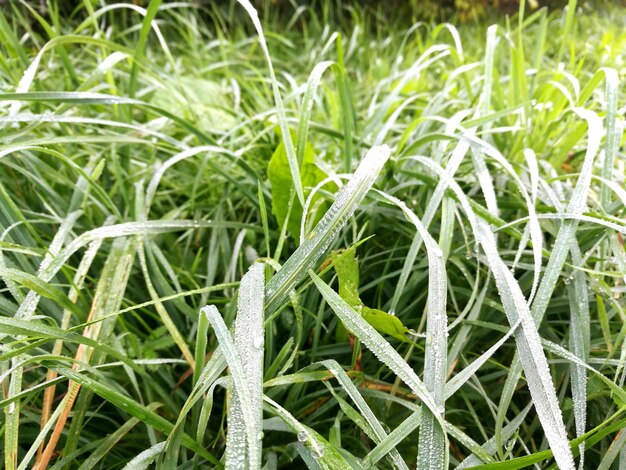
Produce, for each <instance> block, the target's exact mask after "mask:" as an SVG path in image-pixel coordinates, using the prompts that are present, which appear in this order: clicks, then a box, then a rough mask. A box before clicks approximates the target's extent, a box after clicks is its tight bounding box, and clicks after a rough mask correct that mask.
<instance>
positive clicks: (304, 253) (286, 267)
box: [265, 145, 391, 315]
mask: <svg viewBox="0 0 626 470" xmlns="http://www.w3.org/2000/svg"><path fill="white" fill-rule="evenodd" d="M390 153H391V151H390V149H389V147H387V146H386V145H383V146H380V147H373V148H372V149H370V150H369V151H368V152H367V154H366V155H365V158H364V159H363V161H362V162H361V163H360V164H359V166H358V168H357V169H356V171H355V172H354V175H353V176H352V178H351V179H350V181H349V182H348V184H346V185H345V186H344V187H343V188H342V189H341V190H340V191H339V194H337V197H336V199H335V202H334V203H333V204H332V206H331V207H330V209H328V211H327V212H326V214H324V216H323V217H322V219H321V220H320V221H319V223H318V224H317V226H316V227H315V228H314V229H313V231H312V232H311V233H310V234H309V235H308V236H307V237H306V238H305V240H304V241H303V242H302V244H301V245H300V246H299V247H298V249H297V250H296V251H295V252H294V253H293V254H292V255H291V257H290V258H289V259H288V260H287V261H286V262H285V263H284V264H283V266H282V268H281V269H280V270H279V271H278V273H276V274H275V275H274V277H272V279H271V280H270V281H269V282H268V284H267V287H266V291H265V312H266V315H271V314H273V313H274V312H275V311H276V310H278V308H279V307H280V306H281V304H282V302H283V301H284V300H285V299H286V297H287V296H288V295H289V291H290V290H291V289H293V288H294V287H295V285H296V284H297V283H298V282H300V281H301V280H302V279H303V278H304V277H305V276H306V273H307V271H308V270H309V269H310V268H311V267H313V265H314V264H315V263H316V261H317V260H319V259H320V258H321V257H322V256H323V255H324V253H325V252H326V250H327V249H328V246H329V245H330V243H331V242H332V241H333V239H334V238H335V237H336V236H337V234H338V233H339V230H341V228H342V227H343V226H344V224H345V223H346V221H347V220H348V219H349V218H350V217H351V216H352V214H353V213H354V212H355V210H356V208H357V207H358V205H359V204H360V202H361V201H362V200H363V198H364V197H365V195H366V194H367V192H368V191H369V189H370V188H371V187H372V185H373V184H374V181H375V180H376V178H377V177H378V174H379V173H380V171H381V169H382V167H383V165H384V164H385V163H386V161H387V160H388V159H389V156H390Z"/></svg>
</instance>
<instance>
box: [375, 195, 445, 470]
mask: <svg viewBox="0 0 626 470" xmlns="http://www.w3.org/2000/svg"><path fill="white" fill-rule="evenodd" d="M378 194H380V195H381V196H382V197H383V199H384V200H386V201H387V202H390V203H392V204H395V205H396V206H397V207H399V208H400V210H401V211H402V213H403V214H404V216H405V217H406V218H407V219H408V220H409V221H410V222H411V223H412V224H413V225H414V226H415V228H416V230H417V232H418V233H419V234H420V237H421V239H422V240H424V245H425V247H426V254H427V257H428V305H427V320H426V350H425V361H424V384H425V385H426V388H427V389H428V391H429V392H430V393H432V396H433V397H434V399H435V402H436V406H437V409H438V410H439V413H443V410H444V409H445V393H444V389H445V383H446V365H447V352H448V318H447V314H446V292H447V276H446V269H445V265H444V260H443V254H442V252H441V248H440V247H439V245H438V244H437V242H436V241H435V240H434V239H433V237H432V236H431V235H430V233H429V232H428V230H427V229H426V227H425V226H424V225H423V224H422V222H421V221H420V220H419V218H418V217H417V216H416V215H415V214H414V213H413V211H411V210H410V209H409V208H408V207H407V206H406V204H405V203H404V202H402V201H400V200H399V199H397V198H395V197H393V196H390V195H388V194H386V193H383V192H381V191H378ZM436 418H437V417H436V416H435V415H433V414H432V413H430V412H429V411H425V412H423V413H422V424H421V428H420V434H419V445H418V452H419V465H420V468H441V466H442V465H445V462H447V461H448V449H447V446H446V437H445V432H444V429H443V427H440V426H439V423H437V422H436V421H437V419H436Z"/></svg>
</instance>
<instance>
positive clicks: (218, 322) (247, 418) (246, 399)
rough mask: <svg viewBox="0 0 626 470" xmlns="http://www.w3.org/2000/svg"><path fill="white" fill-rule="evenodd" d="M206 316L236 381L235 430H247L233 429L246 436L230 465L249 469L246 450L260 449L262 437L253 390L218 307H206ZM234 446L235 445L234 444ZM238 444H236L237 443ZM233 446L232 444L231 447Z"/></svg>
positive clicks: (203, 311) (231, 456) (233, 387)
mask: <svg viewBox="0 0 626 470" xmlns="http://www.w3.org/2000/svg"><path fill="white" fill-rule="evenodd" d="M202 313H203V314H204V315H206V317H207V319H208V320H209V323H210V324H211V326H212V327H213V330H214V331H215V334H216V336H217V340H218V342H219V344H220V348H221V349H222V352H223V354H224V358H225V359H226V363H227V364H228V368H229V369H230V375H231V378H232V384H231V387H232V389H234V391H236V392H237V396H238V399H239V401H240V404H241V407H240V409H241V417H242V419H241V420H240V421H239V420H235V421H234V423H233V421H232V420H231V423H233V424H234V425H235V426H241V425H243V430H240V429H231V431H234V432H235V433H236V434H237V435H238V436H245V438H244V441H243V442H237V446H238V448H237V449H236V450H234V452H233V453H231V452H230V450H229V454H230V455H229V462H228V465H234V466H235V467H236V468H245V467H246V446H247V448H248V449H254V448H256V447H257V446H258V441H259V433H260V432H261V431H262V430H261V429H258V428H257V429H255V427H254V426H255V423H256V420H255V416H256V413H255V411H254V410H253V409H252V393H253V392H252V390H250V389H248V387H247V381H246V375H245V371H244V367H243V365H242V362H241V358H240V355H239V353H238V352H237V349H236V348H235V345H234V343H233V339H232V337H231V334H230V332H229V331H228V328H226V324H225V323H224V320H223V319H222V317H221V315H220V314H219V311H218V310H217V308H216V307H215V306H214V305H209V306H206V307H204V308H203V309H202ZM231 442H232V441H231ZM233 444H234V443H233ZM231 445H232V444H231Z"/></svg>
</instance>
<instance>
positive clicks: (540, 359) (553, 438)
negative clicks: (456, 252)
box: [413, 157, 575, 470]
mask: <svg viewBox="0 0 626 470" xmlns="http://www.w3.org/2000/svg"><path fill="white" fill-rule="evenodd" d="M413 158H414V159H415V160H416V161H419V162H421V163H422V164H424V165H425V166H427V167H429V168H430V169H432V170H433V171H435V172H436V173H437V175H438V176H439V177H440V178H442V179H446V180H447V181H448V184H449V187H450V189H451V190H452V191H453V192H454V193H455V194H456V196H457V197H458V199H459V202H460V203H461V206H462V207H463V210H464V211H465V213H466V215H467V217H468V219H469V222H470V225H471V226H472V230H473V231H474V235H475V236H476V238H477V240H478V241H479V242H480V243H481V245H482V246H483V250H484V252H485V255H486V257H487V262H488V264H489V267H490V269H491V271H492V273H493V276H494V279H495V281H496V286H497V288H498V292H499V294H500V298H501V301H502V305H503V307H504V310H505V313H506V315H507V318H508V321H509V324H511V325H515V324H516V323H517V322H518V321H519V322H520V328H519V332H518V333H516V334H515V341H516V343H517V347H518V351H519V357H520V360H521V363H522V366H523V368H524V372H525V374H526V378H527V381H528V389H529V390H530V394H531V397H532V400H533V405H534V406H535V409H536V410H537V415H538V416H539V420H540V422H541V424H542V426H543V429H544V431H545V434H546V438H547V440H548V443H549V444H550V447H551V448H552V451H553V452H554V456H555V459H556V461H557V463H558V465H559V467H560V468H563V469H567V470H570V469H573V468H575V465H574V458H573V456H572V451H571V449H570V447H569V441H568V439H567V432H566V430H565V424H564V422H563V416H562V413H561V409H560V408H559V404H558V398H557V395H556V390H555V388H554V384H553V383H552V377H551V375H550V369H549V367H548V361H547V359H546V356H545V353H544V351H543V347H542V345H541V338H540V336H539V333H538V331H537V327H536V325H535V322H534V321H533V318H532V316H531V314H530V310H529V308H528V304H527V302H526V299H525V298H524V294H523V293H522V290H521V289H520V286H519V284H518V283H517V281H516V279H515V277H513V274H511V271H510V270H509V269H508V267H507V266H506V265H505V264H504V262H503V261H502V258H500V255H499V253H498V252H497V251H496V250H495V249H493V248H494V247H495V246H496V241H495V237H494V235H493V232H492V230H491V228H490V227H489V225H488V224H487V223H486V222H485V221H484V220H482V219H478V218H477V217H476V214H475V213H474V211H473V209H472V207H471V205H470V203H469V201H468V199H467V196H466V195H465V194H464V193H463V191H462V190H461V188H460V187H459V185H458V183H457V182H456V181H454V180H453V179H451V178H450V177H449V175H447V174H446V172H445V171H444V170H443V169H442V168H441V167H440V166H439V165H437V164H436V163H434V162H432V161H431V160H429V159H427V158H422V157H413Z"/></svg>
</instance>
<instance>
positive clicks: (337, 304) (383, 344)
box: [309, 271, 448, 468]
mask: <svg viewBox="0 0 626 470" xmlns="http://www.w3.org/2000/svg"><path fill="white" fill-rule="evenodd" d="M309 276H310V277H311V279H313V282H314V283H315V285H316V287H317V289H318V290H319V291H320V293H321V294H322V296H323V297H324V300H326V302H327V303H328V305H330V307H331V308H332V309H333V311H334V312H335V313H336V314H337V316H338V317H339V318H340V320H341V321H342V322H343V323H344V324H345V325H346V327H347V328H348V329H349V330H350V331H351V332H352V333H353V334H354V335H355V336H356V337H357V338H359V340H360V341H361V342H362V343H363V344H364V345H365V346H366V347H367V348H368V349H369V350H370V351H372V353H374V355H375V356H376V357H377V358H378V360H379V361H381V362H382V363H383V364H385V365H386V366H387V367H389V368H390V369H391V370H392V371H393V372H394V373H395V374H396V375H397V376H398V377H399V378H400V379H401V380H402V381H403V382H404V383H405V384H407V385H408V386H409V388H410V389H411V390H412V391H413V393H415V394H416V395H417V396H418V397H419V398H420V399H421V400H422V402H423V403H424V404H425V405H426V407H427V408H428V409H429V410H430V412H431V413H432V416H433V417H434V419H435V420H436V424H435V426H440V427H441V429H443V428H444V422H443V418H442V416H441V415H442V413H443V411H444V410H443V409H442V406H441V405H440V403H441V400H442V398H443V396H440V397H433V394H432V393H431V392H430V390H428V388H427V387H426V385H425V384H424V382H422V381H421V380H420V379H419V377H418V376H417V375H416V374H415V371H414V370H413V369H412V368H411V367H410V366H409V365H408V364H407V363H406V361H405V360H404V359H403V358H402V356H400V354H398V352H397V351H396V350H395V349H394V348H393V347H392V346H391V345H390V344H389V342H387V341H386V340H385V338H383V337H382V336H381V335H380V333H378V332H377V331H376V330H375V329H374V328H373V327H372V326H371V325H370V324H369V323H367V322H366V321H365V320H364V319H363V317H361V315H360V314H358V313H357V312H356V311H355V310H354V309H353V308H352V307H350V306H349V305H348V304H347V303H346V302H345V301H344V300H343V299H342V298H341V297H340V296H339V294H337V293H336V292H335V291H334V290H332V289H331V288H330V287H329V286H328V285H327V284H326V283H325V282H324V281H322V280H321V279H320V278H319V277H318V276H317V275H316V274H315V273H314V272H313V271H309ZM444 331H445V329H444ZM443 362H444V368H445V356H444V358H443ZM429 437H430V436H429ZM442 439H443V440H444V446H443V452H442V451H441V449H440V447H441V446H440V442H438V441H436V437H435V438H433V439H432V440H431V441H428V442H426V443H425V444H424V445H426V446H427V449H428V450H429V451H430V452H429V454H431V455H434V456H435V455H436V457H435V458H439V459H440V460H439V461H433V462H431V464H429V465H432V466H433V468H442V467H443V468H445V467H446V466H447V455H448V454H447V452H446V449H447V445H446V444H447V439H446V437H445V433H443V436H442ZM421 442H422V441H420V445H421Z"/></svg>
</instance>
